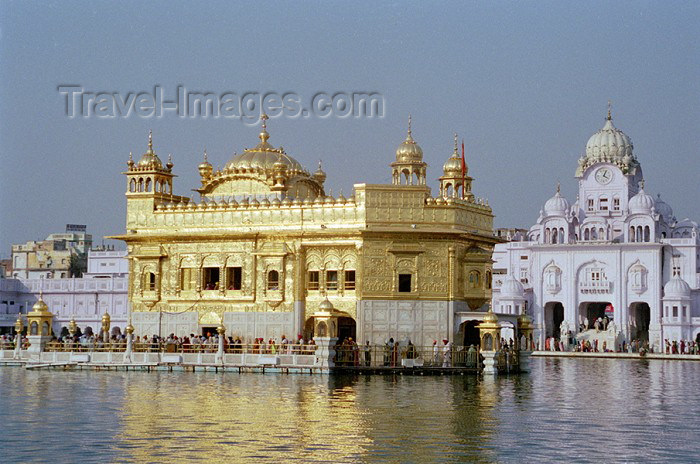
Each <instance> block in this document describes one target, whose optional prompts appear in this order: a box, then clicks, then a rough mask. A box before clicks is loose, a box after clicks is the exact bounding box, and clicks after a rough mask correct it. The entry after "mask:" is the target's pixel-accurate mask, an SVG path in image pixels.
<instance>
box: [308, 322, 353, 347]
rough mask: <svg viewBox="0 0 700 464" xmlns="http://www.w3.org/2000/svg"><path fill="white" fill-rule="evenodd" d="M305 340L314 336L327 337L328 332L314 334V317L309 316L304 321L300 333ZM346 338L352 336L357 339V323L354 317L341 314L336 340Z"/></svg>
mask: <svg viewBox="0 0 700 464" xmlns="http://www.w3.org/2000/svg"><path fill="white" fill-rule="evenodd" d="M302 335H303V337H304V339H305V340H311V339H312V338H314V337H315V336H319V337H324V336H325V337H327V336H328V334H322V335H321V334H316V333H315V329H314V318H313V317H310V318H308V319H307V320H306V322H305V323H304V333H303V334H302ZM346 338H352V339H353V340H355V341H357V324H356V323H355V319H353V318H352V317H350V316H341V317H339V318H338V340H340V341H341V342H342V341H343V340H344V339H346Z"/></svg>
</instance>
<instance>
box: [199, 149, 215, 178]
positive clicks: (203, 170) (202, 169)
mask: <svg viewBox="0 0 700 464" xmlns="http://www.w3.org/2000/svg"><path fill="white" fill-rule="evenodd" d="M198 169H199V174H200V175H201V176H202V177H209V176H210V175H211V173H212V171H213V169H214V168H213V167H212V165H211V163H210V162H209V160H207V149H206V148H205V149H204V161H202V162H201V163H200V165H199V166H198Z"/></svg>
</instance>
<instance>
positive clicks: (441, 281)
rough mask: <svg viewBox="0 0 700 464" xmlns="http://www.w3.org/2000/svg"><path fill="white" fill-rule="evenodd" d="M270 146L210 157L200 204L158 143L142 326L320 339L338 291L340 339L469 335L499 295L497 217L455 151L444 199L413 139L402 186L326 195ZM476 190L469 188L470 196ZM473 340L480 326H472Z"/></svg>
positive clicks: (139, 166) (142, 189) (148, 157)
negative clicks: (216, 159)
mask: <svg viewBox="0 0 700 464" xmlns="http://www.w3.org/2000/svg"><path fill="white" fill-rule="evenodd" d="M265 121H266V117H263V127H262V131H261V132H260V135H259V139H260V142H259V143H258V145H257V146H255V147H254V148H252V149H246V150H244V151H243V153H241V154H237V155H234V156H233V157H232V158H231V159H230V160H229V161H228V162H227V163H226V164H225V165H224V168H223V169H219V170H214V168H213V166H212V164H211V163H209V161H208V159H207V154H206V153H205V154H204V161H203V162H202V163H201V164H200V165H199V173H200V176H201V185H200V186H198V188H197V191H198V192H199V193H200V202H199V203H198V204H196V203H194V202H192V201H191V200H190V199H189V198H187V197H184V196H179V195H175V194H174V193H173V177H174V175H173V172H172V168H173V163H172V162H171V161H170V160H168V162H167V163H166V164H163V163H162V161H161V160H160V159H159V157H158V156H157V155H156V153H155V151H154V149H153V144H152V139H151V137H150V135H149V142H148V149H147V151H146V152H145V153H144V154H143V156H142V157H141V158H140V159H139V160H138V162H136V161H134V160H133V159H132V158H130V159H129V162H128V169H127V171H126V172H125V173H124V174H125V175H126V181H127V182H126V185H127V192H126V197H127V218H126V234H124V235H120V236H117V237H112V238H118V239H121V240H124V241H125V242H126V243H127V245H128V251H129V255H128V258H129V266H130V267H129V273H130V276H131V279H130V287H129V297H130V301H131V303H132V307H131V309H132V313H131V316H132V321H133V324H134V326H135V327H136V333H137V334H152V333H156V334H163V335H167V334H169V333H175V334H177V335H183V334H188V333H191V332H198V333H200V332H213V331H214V329H215V327H216V326H218V325H219V324H220V323H221V322H223V324H224V325H225V326H226V329H227V333H228V334H229V335H239V336H242V337H244V338H245V339H248V340H252V338H254V337H266V338H268V337H276V338H278V339H279V338H280V337H281V336H282V335H286V336H287V337H294V336H295V335H296V334H304V335H305V336H307V337H309V336H311V335H312V331H313V324H312V323H311V315H312V314H313V313H314V312H315V311H316V310H317V309H318V305H319V304H320V303H321V302H322V301H323V300H324V299H325V298H328V299H329V300H330V301H331V302H332V303H333V305H334V306H335V307H336V308H337V309H339V310H340V311H342V312H343V317H342V318H341V320H340V326H339V334H340V335H341V336H351V337H355V338H358V339H360V340H361V341H364V340H370V341H371V342H374V343H383V342H384V341H385V340H386V339H388V338H389V337H394V338H395V339H403V338H411V339H412V340H413V341H414V343H417V344H431V343H432V341H433V340H435V339H438V340H439V339H443V338H448V339H450V340H452V339H455V340H456V341H458V342H460V343H461V342H462V338H463V337H464V330H465V325H464V323H465V322H466V321H468V320H474V319H479V318H480V317H481V314H483V313H481V312H479V309H482V306H484V305H485V304H486V303H487V302H488V301H489V300H490V292H491V291H490V283H491V252H492V249H493V245H494V243H496V242H497V241H498V239H496V238H495V237H494V236H493V215H492V211H491V208H490V207H489V206H488V204H487V203H486V202H485V201H484V200H481V199H477V198H475V197H474V195H473V193H472V191H471V181H472V178H471V177H469V176H468V169H467V167H466V165H465V168H464V170H463V169H462V160H461V157H460V155H459V154H458V151H457V144H456V139H455V148H454V151H453V153H452V154H451V155H450V156H449V157H448V160H447V162H446V163H445V165H444V166H443V175H442V176H441V177H440V194H439V195H438V196H437V197H433V196H432V195H431V191H430V187H428V185H427V164H426V163H425V162H423V151H422V150H421V148H420V146H419V145H418V144H417V143H416V142H415V140H414V139H413V137H412V133H411V128H410V122H409V130H408V134H407V137H406V139H405V141H404V142H403V143H401V144H400V146H399V148H398V149H397V151H396V157H395V160H394V161H393V162H392V163H391V166H390V167H391V171H392V179H393V181H392V184H389V185H370V184H355V186H354V193H353V194H352V195H351V196H350V197H347V198H346V197H345V196H344V195H343V194H342V193H341V194H339V195H338V196H336V197H334V196H332V195H331V194H329V193H327V192H326V188H325V180H326V174H325V172H324V171H323V170H322V169H321V167H320V165H319V168H318V169H317V170H316V171H315V172H313V173H311V172H309V171H307V170H306V169H304V168H303V166H302V165H301V164H300V163H299V162H298V161H297V160H295V159H294V158H292V157H291V156H290V155H289V154H287V153H286V152H285V151H284V149H283V148H282V147H277V148H276V147H273V146H272V145H271V144H270V143H269V139H270V134H269V133H268V132H267V130H266V124H265ZM462 186H464V190H463V191H462ZM472 334H473V330H472Z"/></svg>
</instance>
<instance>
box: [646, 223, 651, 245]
mask: <svg viewBox="0 0 700 464" xmlns="http://www.w3.org/2000/svg"><path fill="white" fill-rule="evenodd" d="M644 241H645V242H649V241H651V229H649V226H644Z"/></svg>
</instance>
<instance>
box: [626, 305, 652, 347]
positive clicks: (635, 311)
mask: <svg viewBox="0 0 700 464" xmlns="http://www.w3.org/2000/svg"><path fill="white" fill-rule="evenodd" d="M650 322H651V308H649V304H647V303H642V302H638V303H632V304H631V305H630V310H629V324H630V338H631V339H632V340H635V339H636V340H640V341H642V342H645V341H648V340H649V323H650Z"/></svg>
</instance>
